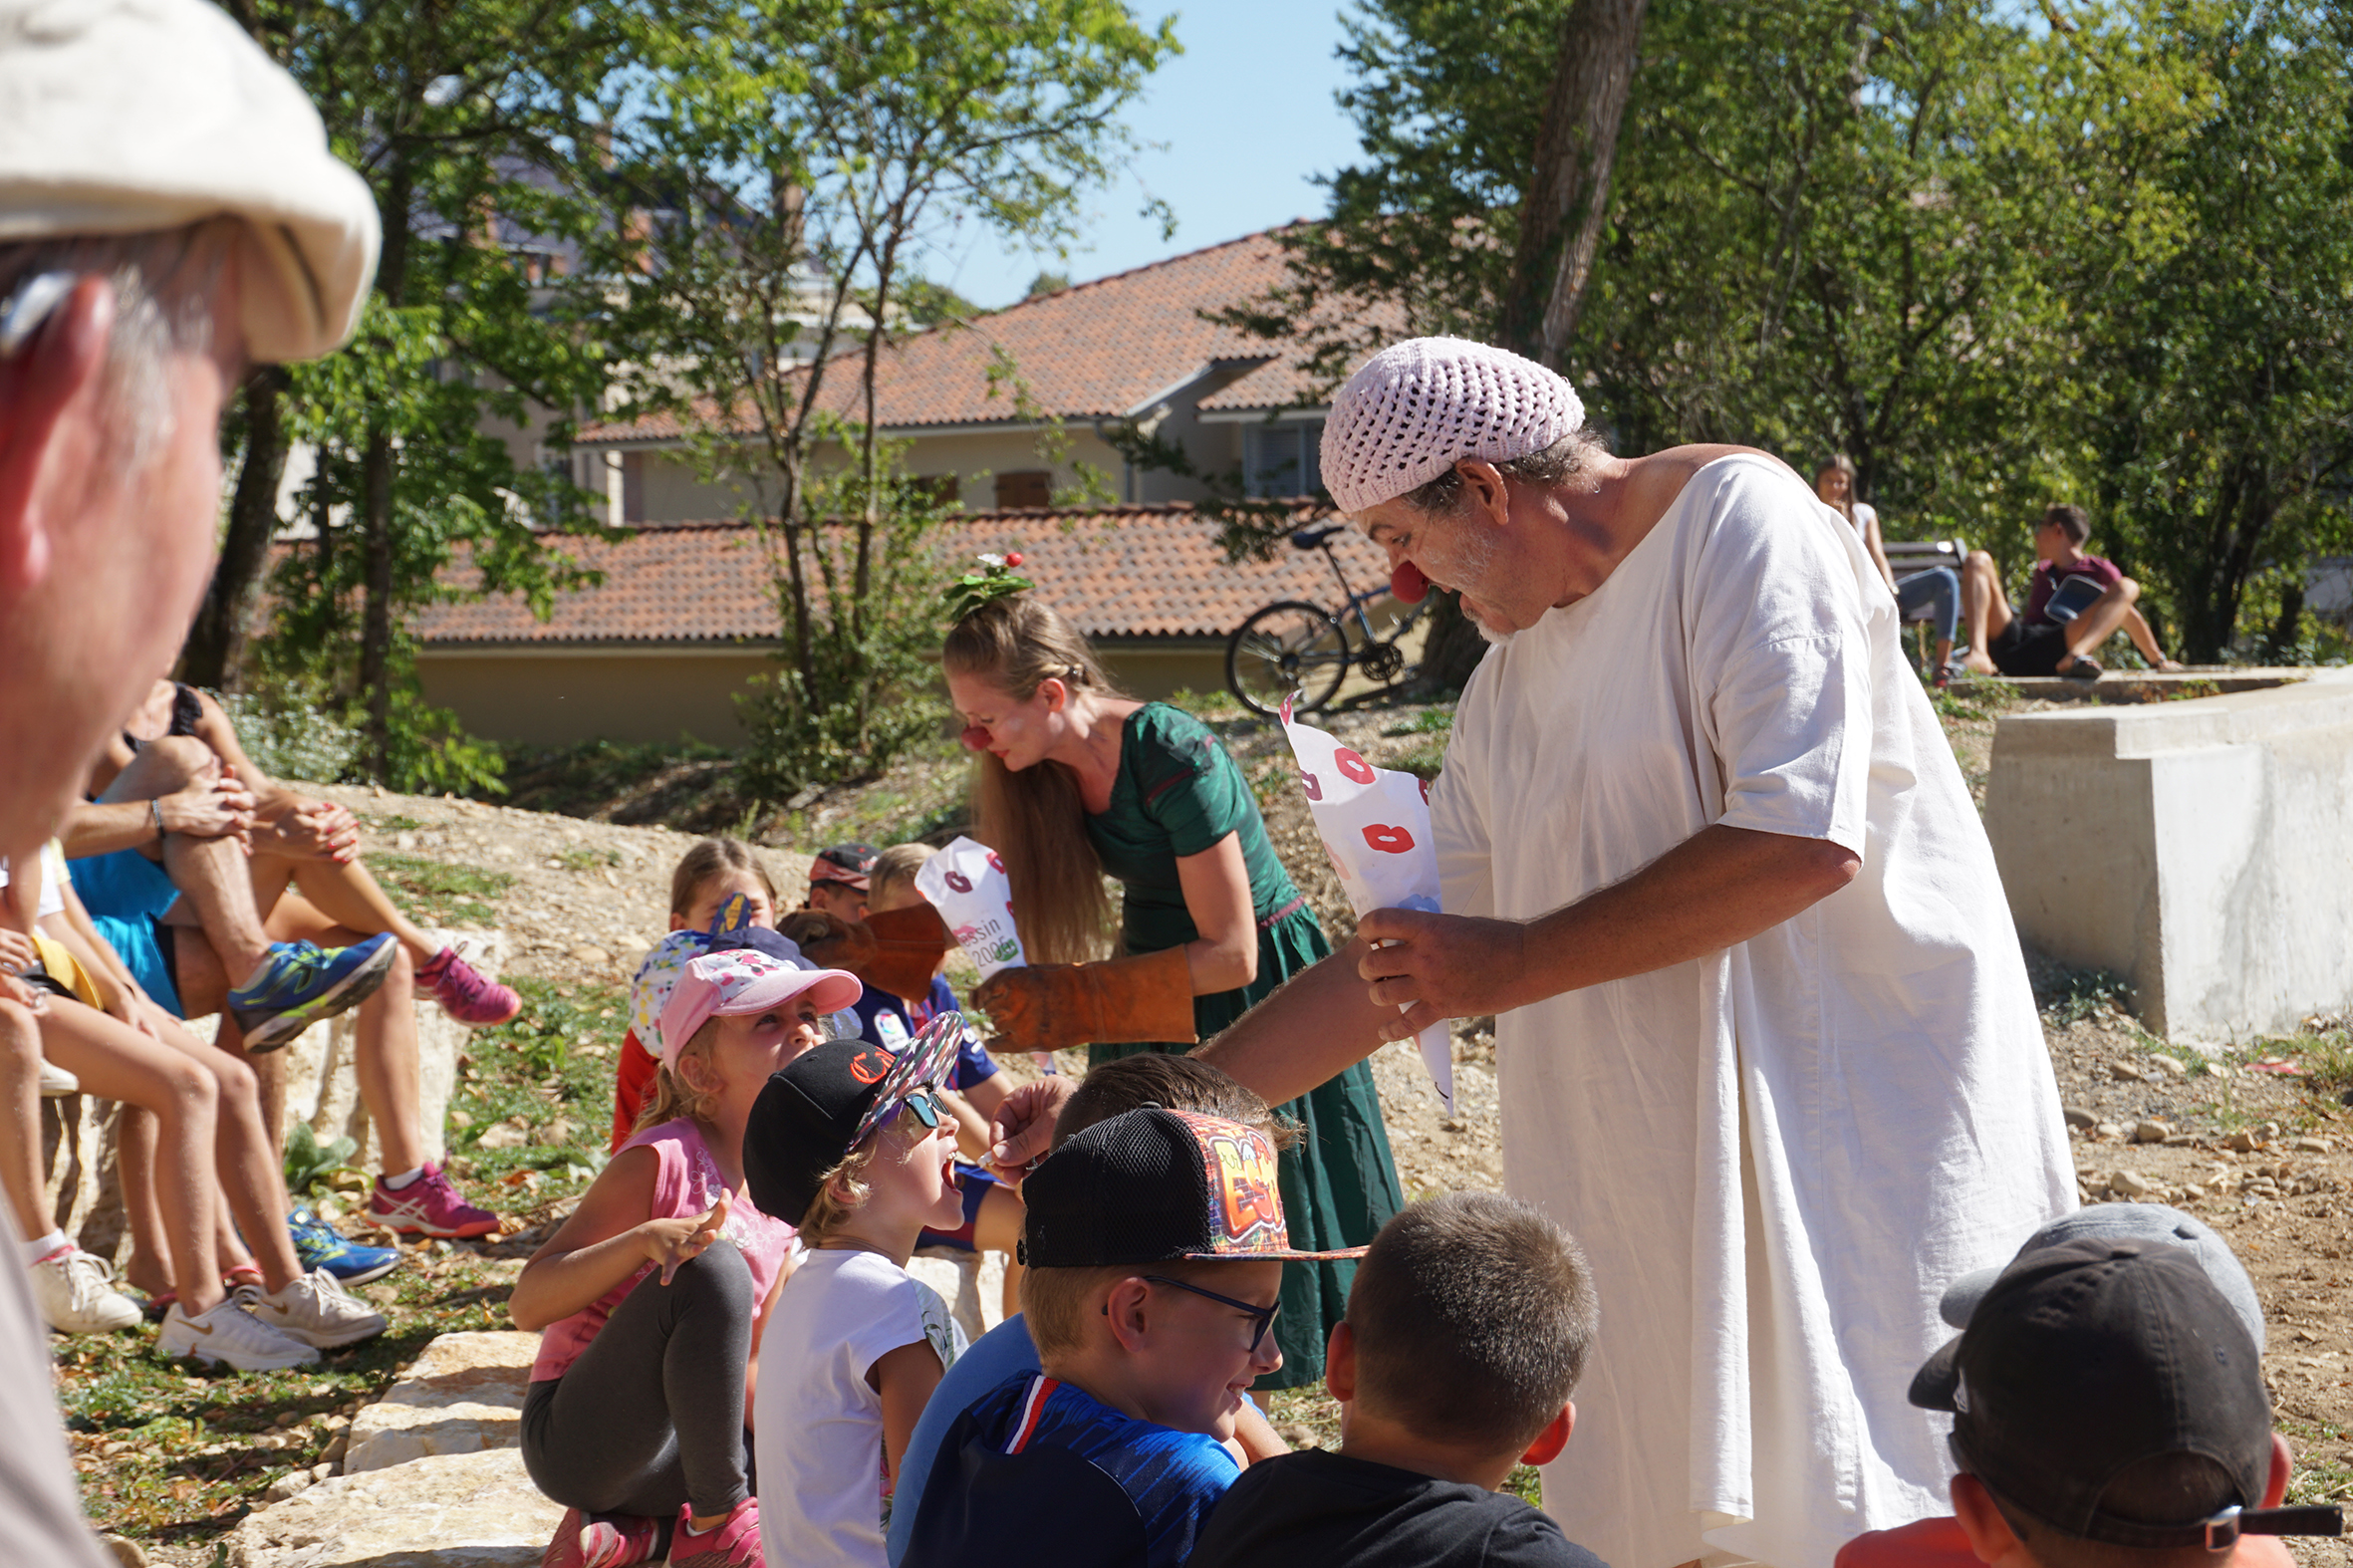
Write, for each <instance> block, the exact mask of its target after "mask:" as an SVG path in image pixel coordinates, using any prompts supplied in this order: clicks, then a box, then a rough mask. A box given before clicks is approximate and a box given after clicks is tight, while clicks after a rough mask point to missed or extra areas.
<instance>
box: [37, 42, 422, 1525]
mask: <svg viewBox="0 0 2353 1568" xmlns="http://www.w3.org/2000/svg"><path fill="white" fill-rule="evenodd" d="M377 242H378V229H377V217H376V208H375V203H374V201H373V200H372V198H371V197H370V194H369V191H368V187H367V185H366V184H365V183H364V182H363V181H362V180H361V179H360V178H359V176H358V175H357V174H355V173H353V172H352V170H351V169H349V168H347V167H345V166H344V165H343V164H342V163H340V162H338V161H337V160H336V158H335V157H334V155H333V154H332V152H330V151H329V149H328V146H327V136H326V131H325V129H324V127H323V126H322V125H321V124H320V121H319V116H318V114H317V112H316V111H315V110H313V109H312V107H311V105H310V103H309V102H308V101H307V100H306V99H305V98H304V97H303V94H302V92H301V90H300V89H298V88H297V87H296V86H295V85H294V83H293V81H292V80H291V79H290V78H289V77H288V76H287V75H286V73H285V72H284V71H282V70H280V69H279V68H278V67H277V66H276V65H275V64H273V63H272V62H271V61H270V60H269V58H268V57H267V56H266V55H264V54H263V53H262V51H261V50H260V49H259V48H258V47H256V46H255V45H254V44H253V42H252V41H251V40H250V39H248V38H247V37H246V36H245V35H244V34H243V33H242V32H240V31H239V30H238V29H237V27H236V25H235V24H234V23H232V22H231V21H230V20H229V19H228V18H227V16H226V15H224V14H223V13H222V12H221V11H220V10H219V9H217V8H216V7H214V6H211V5H207V4H205V3H203V0H72V3H68V0H0V855H4V856H7V857H8V858H9V859H10V860H11V861H12V863H14V864H18V865H23V864H26V863H28V862H29V861H30V860H31V859H32V858H33V856H34V855H35V854H36V853H37V852H38V850H39V847H40V845H41V842H42V841H43V839H45V838H46V837H47V836H48V835H49V833H50V832H51V830H52V828H53V826H54V824H55V823H56V821H57V819H58V816H59V814H60V812H61V811H62V809H63V808H64V806H65V805H66V803H67V802H68V801H69V800H70V799H71V798H72V796H73V792H74V790H75V789H76V787H77V784H78V781H79V780H80V779H81V778H82V777H83V775H84V774H85V773H86V772H87V770H88V768H89V766H90V761H91V758H92V757H93V756H94V755H95V754H96V753H97V750H98V747H99V743H100V741H101V740H102V738H103V737H105V736H106V735H107V734H108V733H110V732H111V731H112V730H113V729H114V728H115V727H116V726H117V725H118V724H120V723H121V722H122V720H123V718H124V716H125V715H126V714H127V713H129V712H130V711H131V707H132V705H133V704H134V703H135V702H136V700H137V698H138V696H139V694H140V693H141V692H142V691H144V690H145V689H146V686H147V683H148V681H149V680H150V679H152V677H153V675H154V671H155V670H156V669H158V668H160V667H162V666H163V665H164V664H165V663H167V662H168V661H169V660H170V658H171V655H172V653H173V651H174V650H175V649H177V648H178V646H179V643H180V640H181V639H182V638H183V637H184V636H185V634H186V632H187V628H188V622H189V620H190V618H191V617H192V616H193V615H194V613H195V609H196V604H197V600H198V598H199V597H200V595H201V594H202V592H203V588H204V581H205V577H206V574H207V572H208V571H209V569H210V566H211V562H212V553H213V532H214V522H215V519H216V518H217V516H218V513H219V507H220V478H221V476H220V455H219V419H220V412H221V408H222V406H223V404H224V403H225V402H226V401H227V399H228V397H229V394H230V392H232V391H233V390H234V388H235V387H236V386H237V384H238V382H239V380H240V379H241V378H242V377H243V375H244V372H245V367H246V366H247V365H248V364H251V363H254V362H260V361H273V360H293V359H304V358H308V357H312V356H316V355H321V354H325V353H327V352H328V351H330V350H332V349H334V348H335V347H336V346H337V345H339V344H341V343H342V342H343V341H344V340H345V339H346V338H348V337H349V336H350V334H351V331H352V328H353V325H354V324H355V322H356V321H357V320H358V317H359V313H360V308H361V304H362V302H363V300H364V298H365V296H366V294H367V290H368V282H369V279H370V277H371V276H372V275H373V273H374V271H375V265H376V249H377ZM26 913H28V914H29V912H26ZM0 917H11V918H13V917H14V915H13V912H11V911H0ZM27 999H28V998H27V993H25V992H24V991H23V990H22V989H21V987H19V986H18V984H17V982H16V981H15V980H13V979H0V1006H22V1005H25V1004H26V1002H27ZM0 1239H5V1240H7V1241H8V1242H10V1243H11V1247H12V1248H13V1242H14V1239H15V1238H14V1237H13V1236H12V1235H7V1234H6V1233H5V1230H4V1228H0ZM49 1389H50V1381H49V1376H48V1368H47V1365H46V1359H45V1356H44V1352H43V1337H42V1332H41V1328H40V1320H39V1319H38V1318H37V1317H36V1316H35V1315H34V1312H33V1308H32V1302H31V1298H30V1295H29V1294H28V1292H27V1289H26V1284H25V1279H24V1276H23V1273H22V1271H21V1270H18V1269H13V1268H0V1540H4V1541H6V1542H7V1543H8V1544H9V1546H10V1548H11V1550H12V1551H13V1553H14V1554H15V1555H16V1556H17V1557H19V1558H21V1559H23V1560H25V1561H27V1562H32V1561H40V1562H45V1563H73V1564H96V1563H98V1562H100V1561H101V1560H102V1559H101V1558H100V1557H99V1556H98V1555H97V1554H96V1551H95V1548H94V1543H93V1541H92V1539H91V1536H90V1533H89V1531H88V1529H87V1528H86V1527H85V1525H84V1524H83V1521H82V1517H81V1509H80V1506H79V1504H78V1500H77V1497H76V1492H75V1487H74V1480H73V1476H72V1473H71V1471H70V1470H69V1469H68V1467H67V1465H66V1459H65V1453H64V1448H63V1443H62V1440H61V1434H60V1430H59V1427H58V1422H57V1413H56V1408H55V1406H54V1405H53V1404H52V1403H51V1396H50V1392H49Z"/></svg>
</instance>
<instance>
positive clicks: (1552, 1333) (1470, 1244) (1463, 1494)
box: [1188, 1192, 1601, 1568]
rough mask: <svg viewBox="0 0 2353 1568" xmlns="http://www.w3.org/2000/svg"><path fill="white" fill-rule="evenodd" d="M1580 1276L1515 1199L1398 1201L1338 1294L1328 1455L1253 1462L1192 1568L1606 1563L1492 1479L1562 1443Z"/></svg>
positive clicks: (1586, 1289) (1574, 1362)
mask: <svg viewBox="0 0 2353 1568" xmlns="http://www.w3.org/2000/svg"><path fill="white" fill-rule="evenodd" d="M1594 1320H1595V1308H1594V1291H1593V1279H1592V1276H1591V1274H1590V1273H1589V1272H1588V1271H1587V1269H1586V1266H1585V1258H1584V1254H1583V1253H1582V1252H1580V1251H1579V1250H1578V1248H1577V1243H1576V1242H1575V1241H1573V1240H1572V1239H1570V1237H1569V1235H1568V1233H1567V1232H1566V1231H1564V1230H1562V1229H1561V1228H1560V1227H1559V1226H1557V1225H1555V1224H1553V1223H1552V1222H1551V1221H1550V1220H1548V1219H1546V1218H1545V1217H1544V1216H1543V1215H1542V1214H1540V1213H1538V1212H1537V1211H1536V1210H1535V1209H1533V1208H1531V1207H1529V1206H1528V1205H1527V1204H1525V1203H1519V1202H1514V1201H1513V1200H1512V1199H1510V1198H1507V1197H1499V1196H1497V1195H1495V1194H1493V1193H1490V1192H1451V1193H1448V1194H1446V1195H1445V1196H1443V1197H1435V1198H1430V1199H1427V1200H1425V1201H1423V1202H1419V1203H1415V1204H1413V1205H1411V1206H1410V1207H1408V1208H1406V1209H1404V1210H1402V1211H1400V1212H1399V1213H1398V1214H1397V1215H1396V1216H1395V1217H1394V1218H1392V1219H1391V1220H1390V1221H1389V1223H1387V1224H1386V1225H1383V1226H1382V1227H1381V1233H1380V1234H1379V1235H1377V1236H1375V1237H1374V1238H1373V1245H1372V1247H1371V1248H1370V1249H1369V1250H1368V1251H1367V1252H1366V1253H1365V1260H1364V1262H1363V1263H1361V1264H1359V1265H1358V1267H1357V1271H1356V1281H1355V1283H1354V1284H1352V1285H1351V1286H1350V1287H1349V1292H1348V1316H1347V1317H1346V1318H1344V1319H1342V1320H1341V1322H1340V1323H1339V1324H1338V1325H1336V1326H1335V1327H1334V1328H1333V1330H1332V1341H1331V1350H1330V1354H1329V1355H1328V1356H1327V1358H1326V1359H1325V1363H1324V1366H1325V1374H1324V1385H1325V1387H1326V1388H1327V1389H1329V1390H1330V1391H1331V1395H1332V1398H1334V1399H1336V1400H1338V1401H1339V1402H1340V1448H1339V1451H1338V1452H1336V1453H1327V1452H1324V1451H1322V1450H1320V1449H1309V1450H1307V1451H1305V1452H1301V1453H1288V1454H1284V1455H1283V1456H1282V1457H1280V1458H1274V1459H1269V1460H1267V1461H1266V1462H1265V1463H1264V1464H1254V1465H1252V1466H1251V1467H1250V1468H1249V1470H1248V1471H1247V1472H1246V1473H1244V1474H1243V1476H1242V1478H1241V1479H1239V1480H1237V1481H1235V1482H1234V1484H1233V1489H1232V1490H1231V1491H1228V1492H1227V1493H1226V1494H1225V1500H1224V1501H1223V1502H1221V1503H1219V1504H1218V1505H1217V1511H1216V1512H1215V1513H1214V1514H1212V1515H1211V1516H1210V1518H1209V1527H1208V1528H1207V1529H1206V1530H1204V1531H1202V1532H1201V1538H1200V1542H1199V1544H1198V1545H1196V1546H1195V1547H1194V1548H1193V1553H1192V1556H1191V1558H1190V1559H1188V1561H1189V1562H1190V1563H1191V1564H1192V1565H1194V1568H1286V1565H1289V1564H1293V1563H1329V1564H1332V1565H1334V1568H1488V1565H1502V1564H1528V1565H1537V1564H1542V1565H1545V1568H1601V1563H1600V1559H1598V1558H1596V1557H1595V1556H1594V1555H1593V1554H1592V1553H1591V1552H1588V1551H1586V1550H1585V1549H1584V1548H1583V1547H1580V1546H1573V1545H1571V1544H1570V1543H1569V1541H1568V1539H1567V1538H1566V1537H1565V1536H1563V1535H1562V1534H1561V1530H1560V1526H1559V1525H1557V1524H1555V1523H1553V1521H1552V1519H1551V1518H1550V1517H1549V1516H1548V1515H1546V1514H1543V1513H1540V1512H1538V1511H1537V1510H1536V1509H1534V1508H1531V1507H1529V1506H1528V1505H1527V1504H1526V1503H1524V1502H1522V1501H1520V1500H1519V1499H1518V1498H1517V1497H1514V1496H1512V1495H1511V1494H1510V1493H1509V1492H1506V1491H1503V1490H1501V1489H1500V1488H1501V1487H1502V1485H1503V1482H1504V1479H1505V1478H1506V1477H1507V1476H1509V1475H1510V1474H1511V1470H1512V1466H1514V1465H1516V1464H1519V1463H1522V1462H1525V1463H1529V1464H1548V1463H1550V1462H1551V1461H1552V1460H1553V1459H1554V1458H1556V1457H1558V1456H1559V1454H1560V1451H1561V1449H1562V1448H1563V1447H1564V1446H1566V1445H1567V1443H1568V1440H1569V1433H1570V1430H1571V1428H1572V1427H1574V1425H1575V1424H1576V1419H1577V1408H1576V1406H1574V1405H1572V1404H1570V1403H1569V1394H1570V1392H1571V1391H1572V1390H1573V1389H1575V1388H1576V1386H1577V1379H1578V1377H1579V1375H1580V1374H1582V1373H1583V1372H1584V1370H1585V1357H1586V1353H1587V1351H1588V1350H1589V1348H1590V1347H1591V1345H1592V1343H1593V1331H1594Z"/></svg>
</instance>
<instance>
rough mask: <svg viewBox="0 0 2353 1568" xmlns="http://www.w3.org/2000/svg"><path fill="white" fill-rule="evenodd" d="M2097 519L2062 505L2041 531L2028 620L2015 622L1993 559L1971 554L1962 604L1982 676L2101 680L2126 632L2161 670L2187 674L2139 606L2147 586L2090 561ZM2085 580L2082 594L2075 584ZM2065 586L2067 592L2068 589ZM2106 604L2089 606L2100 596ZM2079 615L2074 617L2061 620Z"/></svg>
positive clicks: (1971, 653)
mask: <svg viewBox="0 0 2353 1568" xmlns="http://www.w3.org/2000/svg"><path fill="white" fill-rule="evenodd" d="M2091 536H2092V525H2091V519H2090V518H2089V517H2088V516H2086V515H2085V513H2084V510H2083V508H2082V507H2080V506H2070V505H2064V504H2061V505H2054V506H2051V507H2049V508H2048V509H2046V510H2045V511H2044V512H2043V514H2042V521H2041V522H2039V523H2037V524H2036V525H2035V527H2034V557H2035V566H2034V574H2033V578H2032V580H2031V583H2030V585H2029V588H2028V592H2027V596H2026V609H2025V611H2024V613H2023V614H2013V613H2012V611H2011V610H2010V602H2009V598H2008V596H2007V595H2006V594H2005V593H2004V592H2003V590H2002V586H2001V571H2000V569H1999V568H1998V567H1996V566H1995V565H1994V564H1993V557H1991V556H1989V555H1987V554H1986V553H1985V552H1984V551H1982V550H1971V551H1970V552H1969V554H1968V559H1967V560H1966V561H1964V562H1962V563H1961V603H1962V607H1963V610H1964V612H1965V614H1966V615H1967V617H1968V633H1969V648H1968V657H1967V660H1966V662H1967V665H1968V667H1969V668H1970V669H1971V670H1973V671H1974V672H1976V673H1977V674H1980V675H1990V674H1996V673H1999V674H2004V675H2064V676H2066V677H2067V678H2068V679H2070V680H2097V679H2099V678H2100V675H2101V673H2102V671H2101V667H2100V662H2099V660H2098V659H2096V658H2094V657H2093V656H2092V655H2093V654H2094V653H2096V652H2097V651H2098V650H2099V648H2100V646H2101V645H2102V644H2104V643H2106V642H2107V641H2108V639H2109V638H2110V637H2111V636H2112V635H2114V634H2115V632H2116V631H2117V630H2118V629H2119V628H2121V629H2122V630H2123V631H2124V632H2125V633H2126V634H2128V635H2129V636H2130V637H2131V638H2132V640H2133V646H2134V647H2135V648H2137V649H2139V650H2140V653H2141V656H2142V657H2143V658H2145V659H2147V660H2148V661H2149V665H2150V667H2151V668H2153V669H2163V670H2177V669H2180V668H2181V667H2182V666H2181V665H2180V664H2178V663H2176V662H2174V661H2173V660H2172V659H2170V658H2168V657H2166V656H2165V654H2164V653H2163V652H2162V651H2160V650H2159V648H2158V646H2157V637H2156V634H2154V633H2152V632H2151V631H2150V630H2149V623H2148V622H2147V621H2146V620H2145V619H2143V617H2142V615H2141V612H2140V611H2139V610H2138V609H2136V608H2135V603H2136V601H2138V600H2139V599H2140V597H2141V585H2140V584H2138V583H2136V582H2134V581H2133V580H2132V579H2131V578H2129V577H2127V576H2125V575H2124V573H2122V572H2121V571H2119V570H2117V567H2116V563H2115V562H2113V561H2109V560H2105V559H2103V558H2102V557H2099V556H2096V555H2086V554H2085V553H2084V549H2083V547H2084V545H2085V543H2087V542H2088V541H2089V540H2090V539H2091ZM2070 579H2081V580H2082V584H2081V588H2080V589H2078V588H2077V587H2076V586H2074V585H2070V584H2069V580H2070ZM2063 585H2066V586H2064V588H2063ZM2094 588H2096V589H2097V590H2098V597H2097V598H2093V599H2091V600H2089V602H2088V603H2085V602H2082V600H2081V597H2080V596H2081V595H2082V594H2087V593H2089V592H2090V591H2091V590H2092V589H2094ZM2054 599H2055V600H2058V601H2059V606H2060V611H2061V612H2064V611H2067V610H2070V609H2071V610H2072V612H2073V614H2072V616H2071V617H2069V616H2066V615H2064V614H2063V613H2054V610H2053V601H2054Z"/></svg>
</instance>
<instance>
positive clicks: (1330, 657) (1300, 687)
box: [1225, 600, 1348, 718]
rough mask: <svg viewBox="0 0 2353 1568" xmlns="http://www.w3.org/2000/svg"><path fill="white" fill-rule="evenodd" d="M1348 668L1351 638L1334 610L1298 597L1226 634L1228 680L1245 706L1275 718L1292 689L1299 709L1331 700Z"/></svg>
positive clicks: (1269, 608)
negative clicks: (1333, 616)
mask: <svg viewBox="0 0 2353 1568" xmlns="http://www.w3.org/2000/svg"><path fill="white" fill-rule="evenodd" d="M1347 674H1348V638H1347V636H1346V634H1344V633H1343V632H1342V631H1341V630H1340V623H1339V622H1337V621H1334V620H1333V619H1332V617H1331V616H1330V614H1329V613H1327V612H1325V611H1322V610H1318V609H1317V608H1316V607H1315V606H1313V605H1305V604H1300V603H1299V602H1298V601H1296V600H1284V601H1282V602H1280V603H1278V604H1272V605H1268V606H1267V607H1266V608H1264V609H1263V610H1260V611H1258V612H1256V613H1255V614H1253V615H1252V616H1251V617H1250V619H1249V620H1247V621H1245V622H1243V623H1242V624H1241V627H1240V628H1239V629H1238V630H1237V631H1236V632H1235V633H1234V634H1233V636H1231V637H1229V638H1227V639H1226V640H1225V684H1226V686H1227V688H1228V689H1230V690H1231V691H1232V692H1233V694H1234V695H1235V696H1236V697H1239V698H1240V699H1241V704H1242V706H1244V707H1246V708H1248V709H1249V710H1250V711H1251V712H1253V713H1261V714H1264V715H1265V716H1267V717H1269V718H1272V717H1274V716H1275V715H1277V714H1278V713H1280V712H1281V711H1282V706H1283V698H1284V697H1286V696H1288V695H1290V694H1291V693H1292V692H1293V691H1296V692H1298V693H1299V700H1298V702H1297V703H1295V704H1294V705H1293V707H1292V709H1291V710H1292V711H1293V712H1294V713H1312V712H1314V711H1315V710H1316V709H1317V708H1320V707H1322V706H1323V705H1324V704H1325V703H1327V702H1329V701H1331V700H1332V697H1333V695H1334V694H1335V693H1336V692H1338V691H1339V689H1340V682H1341V680H1342V679H1343V678H1344V677H1346V675H1347Z"/></svg>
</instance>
